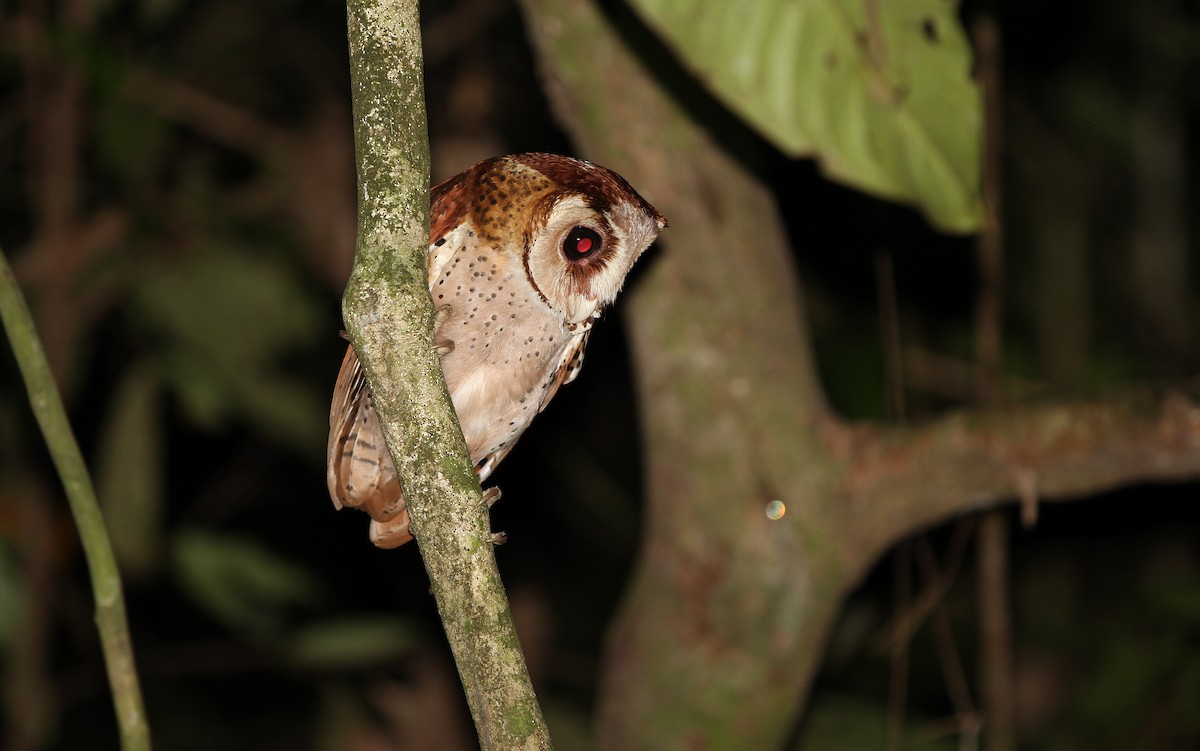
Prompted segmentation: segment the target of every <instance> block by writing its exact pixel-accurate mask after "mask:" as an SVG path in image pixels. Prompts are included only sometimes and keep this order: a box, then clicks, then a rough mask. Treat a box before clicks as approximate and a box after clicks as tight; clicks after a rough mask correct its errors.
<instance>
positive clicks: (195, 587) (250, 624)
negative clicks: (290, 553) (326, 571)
mask: <svg viewBox="0 0 1200 751" xmlns="http://www.w3.org/2000/svg"><path fill="white" fill-rule="evenodd" d="M174 564H175V571H176V574H177V575H178V577H179V581H180V586H181V587H182V588H183V589H184V591H186V592H187V593H188V594H189V595H190V596H191V598H192V599H193V600H194V601H195V602H196V604H197V605H198V606H200V607H201V608H202V609H204V610H205V611H206V612H207V613H209V614H210V615H211V616H212V617H213V618H214V619H216V620H218V621H220V622H221V623H223V624H224V625H225V626H226V627H228V628H229V629H230V630H232V631H237V632H241V633H246V634H249V635H251V636H265V635H267V634H270V633H274V632H277V631H278V630H279V629H280V628H281V627H282V625H283V624H284V622H285V621H286V620H287V618H288V617H289V614H290V613H291V611H293V610H294V609H296V608H297V607H300V606H305V605H309V606H311V605H314V604H316V602H317V601H318V600H320V599H321V596H322V588H321V583H320V581H319V580H318V579H317V578H316V577H315V576H313V575H312V574H311V573H309V572H308V571H307V570H305V569H304V568H302V567H301V566H299V565H297V564H296V563H293V562H292V561H290V560H287V559H286V558H283V557H281V556H279V555H276V554H275V553H273V552H271V551H270V550H268V549H266V548H265V547H263V546H262V545H261V544H259V543H258V542H257V541H255V540H253V539H250V538H248V537H241V536H235V535H225V534H217V533H214V532H208V531H203V530H196V529H193V530H183V531H181V532H180V533H179V535H178V536H177V538H176V540H175V547H174Z"/></svg>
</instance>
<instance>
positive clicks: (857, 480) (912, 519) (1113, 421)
mask: <svg viewBox="0 0 1200 751" xmlns="http://www.w3.org/2000/svg"><path fill="white" fill-rule="evenodd" d="M832 433H833V434H834V435H835V437H834V438H833V439H832V440H831V445H832V446H834V447H835V449H834V450H835V453H837V454H838V455H840V457H841V458H842V459H843V460H846V461H848V462H849V466H848V468H847V470H846V473H845V476H844V477H845V490H846V493H847V495H848V501H849V502H848V503H847V504H846V506H845V511H846V514H847V515H848V516H847V527H848V534H849V535H850V536H851V537H852V538H853V539H854V541H855V543H854V544H848V545H847V550H852V551H854V555H855V556H856V560H855V561H854V562H853V563H854V564H856V565H858V566H866V565H870V563H871V562H872V561H873V560H874V559H875V557H876V556H877V555H879V554H880V553H881V552H882V551H883V550H885V549H886V548H887V547H888V546H890V545H892V544H893V543H895V542H896V541H898V540H899V539H901V538H903V537H905V536H907V535H909V534H912V533H913V532H915V531H917V530H920V529H922V528H924V527H928V526H930V525H932V524H936V523H938V522H940V521H943V520H945V519H949V518H951V517H953V516H957V515H959V514H964V513H967V512H971V511H978V510H980V509H984V508H988V507H991V506H995V505H997V504H999V503H1003V502H1005V501H1010V500H1013V499H1018V500H1020V501H1021V502H1022V503H1024V504H1027V505H1028V504H1036V503H1039V502H1043V501H1065V500H1074V499H1077V498H1082V497H1085V496H1089V495H1095V494H1097V493H1102V492H1105V491H1108V490H1113V489H1115V488H1118V487H1121V486H1125V485H1130V484H1133V483H1136V482H1147V481H1153V482H1170V481H1176V480H1185V479H1192V478H1195V477H1197V476H1200V381H1191V382H1187V383H1182V384H1176V385H1174V386H1172V387H1171V388H1165V389H1146V388H1143V389H1138V390H1131V391H1127V392H1124V393H1120V392H1118V393H1109V394H1106V395H1105V396H1104V397H1103V401H1095V402H1083V403H1075V404H1037V405H1027V406H1021V407H1009V408H1006V409H1003V410H995V411H988V412H984V411H974V412H961V413H955V414H951V415H948V416H946V417H943V418H940V419H938V420H935V421H932V422H929V423H926V424H923V425H914V426H912V427H899V428H895V427H880V426H857V427H850V428H846V429H845V432H843V431H842V430H841V429H837V430H834V431H832Z"/></svg>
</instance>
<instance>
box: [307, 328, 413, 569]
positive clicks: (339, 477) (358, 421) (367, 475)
mask: <svg viewBox="0 0 1200 751" xmlns="http://www.w3.org/2000/svg"><path fill="white" fill-rule="evenodd" d="M326 459H327V471H326V482H327V483H328V485H329V497H330V498H332V499H333V505H334V506H336V507H337V508H342V507H343V506H349V507H350V508H358V509H362V510H363V511H365V512H367V514H369V515H370V517H371V529H370V536H371V542H373V543H375V545H376V546H378V547H381V548H397V547H400V546H401V545H403V544H404V543H406V542H408V541H409V540H411V539H413V535H412V532H411V531H410V530H409V516H408V508H407V506H406V505H405V503H404V489H403V488H402V487H400V478H398V477H397V476H396V468H395V466H394V465H393V464H392V458H391V456H390V455H389V454H388V449H387V444H385V443H384V440H383V428H382V426H381V425H380V424H379V417H378V416H377V415H376V414H375V404H374V402H372V400H371V392H370V390H369V389H368V388H367V381H366V378H365V377H364V376H363V370H362V365H361V364H360V363H359V362H358V356H357V355H355V354H354V347H352V346H351V347H347V348H346V357H345V358H344V359H343V360H342V369H341V371H339V372H338V379H337V385H336V386H335V387H334V391H333V404H332V406H331V407H330V410H329V445H328V452H327V455H326Z"/></svg>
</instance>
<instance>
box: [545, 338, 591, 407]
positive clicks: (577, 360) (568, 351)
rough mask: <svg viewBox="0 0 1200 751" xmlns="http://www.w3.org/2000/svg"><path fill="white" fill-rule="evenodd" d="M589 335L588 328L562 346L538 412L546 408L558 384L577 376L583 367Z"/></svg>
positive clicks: (555, 392) (556, 391)
mask: <svg viewBox="0 0 1200 751" xmlns="http://www.w3.org/2000/svg"><path fill="white" fill-rule="evenodd" d="M591 335H592V331H591V329H588V330H587V331H585V332H583V333H582V334H581V335H579V336H577V337H575V338H574V339H573V340H572V341H571V342H570V343H569V344H568V345H567V346H566V347H564V348H563V353H562V355H560V356H559V358H558V367H556V368H555V369H554V372H553V373H551V374H550V384H549V386H548V387H547V388H546V392H545V393H544V394H542V403H541V405H540V406H538V414H541V412H542V410H544V409H546V405H547V404H549V403H550V400H551V399H553V398H554V395H555V394H557V393H558V389H559V387H560V386H562V385H564V384H567V383H570V382H571V381H574V380H575V379H576V378H578V377H579V371H580V370H582V369H583V352H584V350H586V349H587V341H588V337H589V336H591Z"/></svg>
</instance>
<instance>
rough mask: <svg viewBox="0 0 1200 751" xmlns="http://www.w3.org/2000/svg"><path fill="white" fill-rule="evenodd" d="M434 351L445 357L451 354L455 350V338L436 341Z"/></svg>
mask: <svg viewBox="0 0 1200 751" xmlns="http://www.w3.org/2000/svg"><path fill="white" fill-rule="evenodd" d="M433 351H434V352H436V353H437V355H438V357H444V356H446V355H448V354H450V353H451V352H453V351H454V340H453V339H443V340H442V341H440V342H434V343H433Z"/></svg>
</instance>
